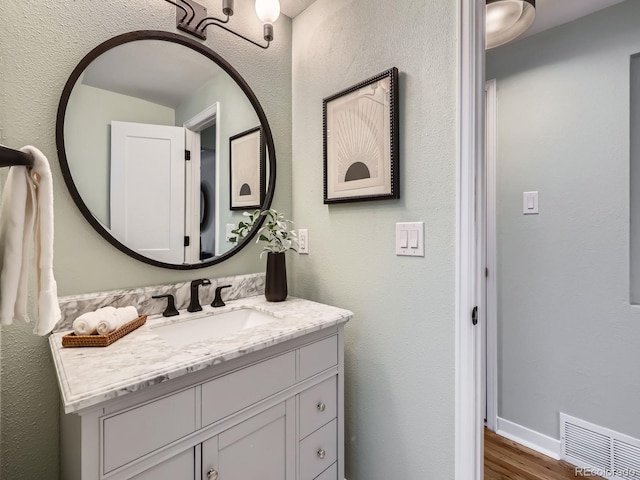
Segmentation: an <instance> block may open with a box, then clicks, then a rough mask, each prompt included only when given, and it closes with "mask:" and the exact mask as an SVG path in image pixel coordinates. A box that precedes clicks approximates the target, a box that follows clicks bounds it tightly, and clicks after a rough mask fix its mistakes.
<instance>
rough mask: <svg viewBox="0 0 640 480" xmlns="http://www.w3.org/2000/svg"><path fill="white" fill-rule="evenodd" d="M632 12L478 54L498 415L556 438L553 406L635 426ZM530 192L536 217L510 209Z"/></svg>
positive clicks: (636, 48)
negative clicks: (484, 82)
mask: <svg viewBox="0 0 640 480" xmlns="http://www.w3.org/2000/svg"><path fill="white" fill-rule="evenodd" d="M639 20H640V2H637V1H635V0H629V1H627V2H624V3H621V4H619V5H616V6H614V7H611V8H610V9H608V10H604V11H602V12H599V13H597V14H594V15H591V16H588V17H585V18H583V19H580V20H578V21H575V22H573V23H570V24H567V25H565V26H563V27H559V28H556V29H553V30H550V31H548V32H546V33H542V34H540V35H537V36H533V37H530V38H527V39H524V40H522V41H521V42H516V43H514V44H512V45H511V46H506V47H503V48H501V49H498V50H496V51H493V52H491V53H490V54H489V55H488V68H487V72H488V76H487V78H494V77H495V78H497V86H498V112H499V117H498V135H499V141H498V192H497V193H498V261H499V270H498V282H499V285H500V289H499V296H498V302H499V303H498V313H499V342H500V343H499V348H500V350H499V362H500V370H499V381H500V392H499V414H500V416H502V417H504V418H506V419H507V420H510V421H512V422H515V423H517V424H520V425H523V426H525V427H528V428H531V429H533V430H535V431H538V432H541V433H544V434H546V435H549V436H551V437H555V438H559V425H558V412H565V413H567V414H570V415H574V416H576V417H579V418H583V419H585V420H588V421H590V422H593V423H595V424H598V425H603V426H605V427H608V428H611V429H614V430H617V431H620V432H623V433H626V434H628V435H632V436H635V437H640V417H639V416H638V414H637V407H638V398H640V384H639V383H638V372H637V366H638V363H639V362H640V353H639V351H638V348H637V345H638V338H640V311H639V310H638V307H637V306H632V305H630V302H629V228H630V226H629V116H630V113H629V63H630V56H631V55H633V54H635V53H638V52H640V37H639V36H638V27H637V25H638V21H639ZM633 134H634V135H637V131H634V132H633ZM634 188H638V186H637V185H636V186H634ZM530 190H539V192H540V215H537V216H536V215H534V216H523V215H522V192H523V191H530Z"/></svg>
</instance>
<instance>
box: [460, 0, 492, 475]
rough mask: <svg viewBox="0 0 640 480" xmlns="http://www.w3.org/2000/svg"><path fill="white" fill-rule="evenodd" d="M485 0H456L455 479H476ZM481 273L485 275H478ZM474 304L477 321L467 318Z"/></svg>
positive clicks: (480, 468) (480, 459) (480, 433)
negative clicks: (475, 322) (474, 323)
mask: <svg viewBox="0 0 640 480" xmlns="http://www.w3.org/2000/svg"><path fill="white" fill-rule="evenodd" d="M484 7H485V0H459V2H458V46H459V49H458V82H457V83H458V102H457V103H458V105H457V118H458V120H457V137H458V140H457V147H458V148H457V155H456V156H457V162H456V163H457V172H456V284H455V293H456V313H455V364H456V368H455V478H456V480H481V479H482V473H483V423H484V422H483V418H484V414H483V412H482V411H481V409H482V401H481V392H482V373H481V353H482V335H481V328H479V326H480V325H483V323H482V322H483V321H484V318H483V317H484V315H483V314H482V313H483V312H484V306H483V305H482V304H481V302H482V301H483V297H482V293H483V290H484V282H483V281H482V279H481V276H480V272H481V271H482V272H483V271H484V265H483V260H484V248H483V246H484V245H483V244H484V238H483V235H482V232H483V210H484V209H483V204H482V199H483V193H484V192H483V190H484V175H483V172H484V168H483V163H484V158H483V157H484V35H485V28H484V21H485V8H484ZM482 277H484V276H482ZM475 306H477V307H478V312H479V313H481V315H480V318H479V322H478V325H476V326H474V325H473V324H472V322H471V312H472V310H473V308H474V307H475Z"/></svg>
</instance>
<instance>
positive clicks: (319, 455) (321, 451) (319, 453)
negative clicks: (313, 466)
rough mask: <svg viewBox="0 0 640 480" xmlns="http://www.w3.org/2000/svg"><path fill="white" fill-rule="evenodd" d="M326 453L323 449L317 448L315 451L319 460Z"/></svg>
mask: <svg viewBox="0 0 640 480" xmlns="http://www.w3.org/2000/svg"><path fill="white" fill-rule="evenodd" d="M326 454H327V452H325V451H324V450H323V449H319V450H318V451H317V452H316V455H318V458H319V459H320V460H322V459H323V458H324V457H325V455H326Z"/></svg>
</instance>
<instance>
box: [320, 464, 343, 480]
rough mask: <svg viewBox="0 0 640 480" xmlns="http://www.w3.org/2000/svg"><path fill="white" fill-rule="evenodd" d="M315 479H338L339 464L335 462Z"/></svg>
mask: <svg viewBox="0 0 640 480" xmlns="http://www.w3.org/2000/svg"><path fill="white" fill-rule="evenodd" d="M315 480H338V464H337V463H334V464H333V465H331V466H330V467H329V468H327V469H326V470H325V471H324V472H322V473H321V474H320V475H319V476H317V477H316V478H315Z"/></svg>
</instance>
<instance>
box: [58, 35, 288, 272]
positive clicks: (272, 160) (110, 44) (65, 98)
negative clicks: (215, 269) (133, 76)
mask: <svg viewBox="0 0 640 480" xmlns="http://www.w3.org/2000/svg"><path fill="white" fill-rule="evenodd" d="M137 40H163V41H166V42H172V43H177V44H180V45H184V46H185V47H188V48H191V49H193V50H195V51H197V52H199V53H201V54H202V55H204V56H205V57H207V58H209V59H210V60H212V61H213V62H215V63H216V64H217V65H218V66H219V67H220V68H222V69H223V70H224V71H225V72H226V73H227V74H229V75H230V76H231V78H233V79H234V80H235V81H236V83H237V84H238V86H239V87H240V88H241V89H242V91H243V92H244V94H245V95H246V96H247V98H248V99H249V101H250V102H251V105H253V108H254V110H255V112H256V114H257V115H258V119H259V120H260V124H261V126H262V134H263V139H264V143H265V144H266V147H267V153H268V157H269V183H268V185H267V190H266V195H265V197H264V202H263V203H262V208H261V210H263V211H264V210H267V209H269V208H270V207H271V202H272V200H273V195H274V193H275V185H276V152H275V146H274V142H273V136H272V134H271V127H270V126H269V122H268V121H267V116H266V115H265V113H264V110H263V109H262V106H261V105H260V102H259V101H258V98H257V97H256V95H255V94H254V93H253V90H251V87H249V85H248V84H247V82H246V81H245V80H244V78H242V76H241V75H240V74H239V73H238V72H237V71H236V69H235V68H233V67H232V66H231V65H230V64H229V63H228V62H227V61H226V60H225V59H224V58H222V57H221V56H220V55H218V54H217V53H216V52H214V51H213V50H211V49H210V48H209V47H206V46H204V45H202V44H201V43H198V42H196V41H195V40H191V39H190V38H186V37H183V36H181V35H178V34H175V33H170V32H163V31H157V30H139V31H135V32H129V33H125V34H122V35H118V36H116V37H113V38H111V39H109V40H107V41H106V42H103V43H101V44H100V45H98V46H97V47H95V48H94V49H93V50H91V51H90V52H89V53H88V54H87V55H85V57H84V58H83V59H82V60H81V61H80V63H78V65H77V66H76V67H75V69H74V70H73V72H71V75H70V76H69V79H68V80H67V83H66V84H65V86H64V90H63V91H62V96H61V98H60V103H59V105H58V113H57V117H56V145H57V149H58V161H59V162H60V168H61V169H62V176H63V178H64V181H65V183H66V185H67V189H68V190H69V193H70V194H71V197H72V198H73V201H74V202H75V204H76V205H77V207H78V208H79V209H80V212H81V213H82V215H83V216H84V218H85V219H86V220H87V221H88V222H89V223H90V224H91V226H92V227H93V228H94V230H96V231H97V232H98V233H99V234H100V235H101V236H102V237H103V238H104V239H105V240H107V242H109V243H110V244H111V245H113V246H114V247H116V248H117V249H118V250H120V251H121V252H123V253H125V254H127V255H129V256H130V257H132V258H135V259H136V260H139V261H141V262H144V263H147V264H149V265H154V266H156V267H161V268H169V269H173V270H194V269H198V268H206V267H210V266H211V265H216V264H218V263H221V262H224V261H225V260H228V259H229V258H231V257H232V256H234V255H235V254H237V253H238V252H239V251H240V250H242V249H243V248H244V247H245V246H246V245H247V244H248V243H249V241H251V239H252V238H253V237H254V236H255V235H256V233H257V231H258V229H259V228H260V226H261V225H262V223H263V222H264V217H261V218H260V219H259V221H258V223H257V224H256V225H255V226H254V228H253V229H252V230H251V232H249V234H248V235H247V236H246V237H244V238H243V239H242V241H240V243H238V244H237V245H236V246H235V247H233V248H231V249H230V250H228V251H226V252H225V253H223V254H222V255H218V256H216V257H213V258H211V259H208V260H206V261H202V262H200V263H193V264H186V263H185V264H172V263H165V262H160V261H158V260H153V259H151V258H148V257H145V256H144V255H140V254H139V253H138V252H136V251H134V250H132V249H130V248H129V247H127V246H126V245H124V244H123V243H121V242H119V241H118V240H117V239H116V238H115V237H114V236H113V235H111V233H110V232H109V231H108V230H107V229H106V228H105V227H104V226H103V225H102V224H101V223H100V222H99V221H98V220H97V219H96V218H95V217H94V216H93V214H92V213H91V211H90V210H89V208H88V207H87V205H86V204H85V203H84V201H83V200H82V197H81V196H80V192H79V191H78V189H77V188H76V186H75V184H74V182H73V177H72V176H71V170H70V169H69V163H68V161H67V155H66V151H65V145H64V117H65V114H66V111H67V106H68V104H69V97H70V96H71V92H72V90H73V88H74V87H75V85H76V82H77V81H78V78H80V75H82V72H84V70H85V69H86V68H87V67H88V66H89V64H90V63H91V62H92V61H93V60H95V59H96V58H97V57H98V56H100V55H102V54H103V53H105V52H106V51H108V50H111V49H112V48H114V47H117V46H119V45H124V44H126V43H129V42H134V41H137Z"/></svg>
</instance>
